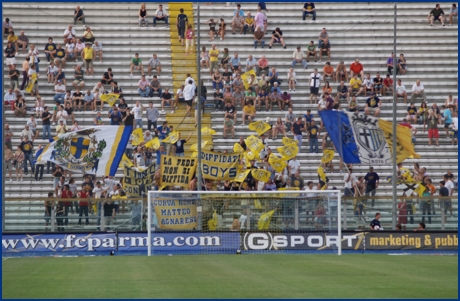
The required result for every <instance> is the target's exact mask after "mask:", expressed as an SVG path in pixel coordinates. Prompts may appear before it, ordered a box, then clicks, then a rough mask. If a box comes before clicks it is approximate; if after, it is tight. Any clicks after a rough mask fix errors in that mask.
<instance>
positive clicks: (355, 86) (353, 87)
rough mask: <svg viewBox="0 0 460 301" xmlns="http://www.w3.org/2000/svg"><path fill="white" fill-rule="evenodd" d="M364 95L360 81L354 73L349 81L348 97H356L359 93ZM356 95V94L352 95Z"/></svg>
mask: <svg viewBox="0 0 460 301" xmlns="http://www.w3.org/2000/svg"><path fill="white" fill-rule="evenodd" d="M361 92H362V93H363V94H364V87H363V83H362V81H361V80H360V79H359V78H358V74H357V73H355V74H354V75H353V77H352V79H350V88H349V90H348V93H349V96H353V95H354V96H358V95H359V94H360V93H361ZM354 93H356V94H354Z"/></svg>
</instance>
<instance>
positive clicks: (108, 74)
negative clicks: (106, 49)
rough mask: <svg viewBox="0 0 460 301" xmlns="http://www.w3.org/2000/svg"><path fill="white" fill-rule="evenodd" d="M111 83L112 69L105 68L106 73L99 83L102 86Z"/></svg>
mask: <svg viewBox="0 0 460 301" xmlns="http://www.w3.org/2000/svg"><path fill="white" fill-rule="evenodd" d="M112 82H113V73H112V68H110V67H109V68H107V71H106V72H104V74H103V75H102V79H101V83H102V84H103V85H110V84H111V83H112Z"/></svg>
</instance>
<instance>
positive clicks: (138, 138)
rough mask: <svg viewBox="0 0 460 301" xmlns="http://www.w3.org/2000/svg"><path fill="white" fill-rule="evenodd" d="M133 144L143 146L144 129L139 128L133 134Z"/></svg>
mask: <svg viewBox="0 0 460 301" xmlns="http://www.w3.org/2000/svg"><path fill="white" fill-rule="evenodd" d="M131 135H132V137H131V138H132V139H133V140H132V142H131V144H132V145H133V146H137V145H139V144H142V142H144V134H143V133H142V128H137V129H135V130H134V131H133V132H132V134H131Z"/></svg>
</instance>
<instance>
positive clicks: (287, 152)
mask: <svg viewBox="0 0 460 301" xmlns="http://www.w3.org/2000/svg"><path fill="white" fill-rule="evenodd" d="M277 150H278V152H279V153H280V154H281V156H283V159H284V160H290V159H292V158H294V157H295V156H297V153H298V152H299V147H298V146H297V144H288V145H285V146H280V147H278V148H277Z"/></svg>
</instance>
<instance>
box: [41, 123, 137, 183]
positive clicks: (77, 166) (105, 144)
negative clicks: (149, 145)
mask: <svg viewBox="0 0 460 301" xmlns="http://www.w3.org/2000/svg"><path fill="white" fill-rule="evenodd" d="M131 131H132V127H130V126H127V127H125V126H96V127H90V128H86V129H84V130H79V131H75V132H70V133H66V134H63V135H62V136H60V137H59V138H58V139H57V140H56V141H54V142H52V143H50V144H48V145H47V146H46V147H45V148H44V150H43V152H42V154H41V155H40V157H39V158H38V161H50V162H53V163H56V164H58V165H59V166H61V167H63V168H64V169H67V170H69V171H71V172H77V173H78V172H80V173H87V174H93V175H96V176H104V175H105V176H114V175H115V173H116V171H117V168H118V165H119V164H120V161H121V159H122V157H123V154H124V152H125V148H126V145H127V144H128V141H129V138H130V136H131Z"/></svg>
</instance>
